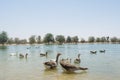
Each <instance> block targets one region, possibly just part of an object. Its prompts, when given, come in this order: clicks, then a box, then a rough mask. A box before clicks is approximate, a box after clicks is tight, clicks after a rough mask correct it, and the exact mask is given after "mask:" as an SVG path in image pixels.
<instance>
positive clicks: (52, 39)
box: [43, 33, 54, 44]
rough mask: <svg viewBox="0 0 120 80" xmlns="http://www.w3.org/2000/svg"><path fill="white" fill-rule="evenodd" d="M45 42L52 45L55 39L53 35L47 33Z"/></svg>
mask: <svg viewBox="0 0 120 80" xmlns="http://www.w3.org/2000/svg"><path fill="white" fill-rule="evenodd" d="M43 41H44V42H45V43H48V44H50V43H51V42H52V43H54V37H53V35H52V34H51V33H47V34H46V35H45V37H44V40H43Z"/></svg>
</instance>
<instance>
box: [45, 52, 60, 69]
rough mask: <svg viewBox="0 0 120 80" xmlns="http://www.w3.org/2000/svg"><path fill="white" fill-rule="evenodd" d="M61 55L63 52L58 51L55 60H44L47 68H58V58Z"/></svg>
mask: <svg viewBox="0 0 120 80" xmlns="http://www.w3.org/2000/svg"><path fill="white" fill-rule="evenodd" d="M60 55H61V53H58V54H57V56H56V60H55V61H53V60H50V61H47V62H44V63H43V64H44V66H45V68H46V69H53V68H56V67H57V65H58V58H59V56H60Z"/></svg>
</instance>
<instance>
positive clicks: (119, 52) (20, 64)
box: [0, 44, 120, 80]
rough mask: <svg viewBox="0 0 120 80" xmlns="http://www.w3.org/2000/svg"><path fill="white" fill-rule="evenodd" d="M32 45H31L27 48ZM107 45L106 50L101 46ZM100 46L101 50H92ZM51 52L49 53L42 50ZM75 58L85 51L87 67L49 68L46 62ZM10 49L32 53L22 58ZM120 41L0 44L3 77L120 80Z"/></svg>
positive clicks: (83, 61)
mask: <svg viewBox="0 0 120 80" xmlns="http://www.w3.org/2000/svg"><path fill="white" fill-rule="evenodd" d="M28 47H31V48H29V49H27V48H28ZM103 49H105V50H106V52H105V53H100V52H99V50H103ZM91 50H96V51H97V54H90V51H91ZM46 51H47V52H48V57H40V53H41V52H43V53H45V52H46ZM58 52H59V53H62V55H61V56H60V58H59V59H62V58H71V59H72V64H74V63H73V60H74V59H75V58H76V57H77V55H78V53H80V54H81V56H80V58H81V64H80V65H79V64H77V66H81V67H87V68H88V70H87V71H76V72H74V73H66V72H64V71H63V70H62V68H61V66H60V64H59V65H58V67H57V69H54V70H46V69H45V68H44V65H43V62H45V61H49V60H50V59H55V57H56V54H57V53H58ZM10 53H23V54H25V53H28V58H27V59H25V58H23V59H20V58H19V57H17V56H10V55H9V54H10ZM119 68H120V44H77V45H75V44H64V45H11V46H6V47H1V46H0V80H120V69H119Z"/></svg>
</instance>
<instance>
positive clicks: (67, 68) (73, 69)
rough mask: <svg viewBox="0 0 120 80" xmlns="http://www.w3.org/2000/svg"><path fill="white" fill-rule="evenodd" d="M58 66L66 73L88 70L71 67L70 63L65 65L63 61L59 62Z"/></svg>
mask: <svg viewBox="0 0 120 80" xmlns="http://www.w3.org/2000/svg"><path fill="white" fill-rule="evenodd" d="M60 65H61V66H62V68H63V69H64V70H65V71H68V72H74V71H77V70H87V69H88V68H83V67H78V66H75V65H72V64H70V63H65V62H64V60H60Z"/></svg>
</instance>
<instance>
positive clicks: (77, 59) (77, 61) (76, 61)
mask: <svg viewBox="0 0 120 80" xmlns="http://www.w3.org/2000/svg"><path fill="white" fill-rule="evenodd" d="M80 62H81V60H80V54H78V58H76V59H75V60H74V63H77V64H79V63H80Z"/></svg>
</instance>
